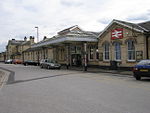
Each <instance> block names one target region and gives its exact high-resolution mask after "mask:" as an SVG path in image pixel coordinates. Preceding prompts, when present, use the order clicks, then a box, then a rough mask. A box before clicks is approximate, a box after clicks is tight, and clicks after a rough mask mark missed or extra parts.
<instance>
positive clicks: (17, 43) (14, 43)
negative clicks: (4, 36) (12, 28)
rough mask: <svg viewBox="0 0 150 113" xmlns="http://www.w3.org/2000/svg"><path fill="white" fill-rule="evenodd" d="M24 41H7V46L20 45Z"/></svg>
mask: <svg viewBox="0 0 150 113" xmlns="http://www.w3.org/2000/svg"><path fill="white" fill-rule="evenodd" d="M23 42H24V41H22V40H9V44H12V45H21V44H22V43H23Z"/></svg>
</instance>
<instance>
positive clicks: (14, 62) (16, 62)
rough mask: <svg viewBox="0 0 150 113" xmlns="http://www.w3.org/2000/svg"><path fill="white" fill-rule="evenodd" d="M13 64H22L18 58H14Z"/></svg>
mask: <svg viewBox="0 0 150 113" xmlns="http://www.w3.org/2000/svg"><path fill="white" fill-rule="evenodd" d="M13 64H22V60H20V59H14V60H13Z"/></svg>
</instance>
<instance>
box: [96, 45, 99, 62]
mask: <svg viewBox="0 0 150 113" xmlns="http://www.w3.org/2000/svg"><path fill="white" fill-rule="evenodd" d="M96 59H97V60H98V59H99V52H98V46H97V47H96Z"/></svg>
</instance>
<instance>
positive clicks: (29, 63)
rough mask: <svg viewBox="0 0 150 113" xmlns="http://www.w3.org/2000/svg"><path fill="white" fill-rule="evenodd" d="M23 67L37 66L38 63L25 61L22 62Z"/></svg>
mask: <svg viewBox="0 0 150 113" xmlns="http://www.w3.org/2000/svg"><path fill="white" fill-rule="evenodd" d="M23 65H25V66H27V65H34V66H38V65H39V63H38V62H35V61H32V60H27V61H24V62H23Z"/></svg>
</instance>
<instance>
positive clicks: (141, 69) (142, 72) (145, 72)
mask: <svg viewBox="0 0 150 113" xmlns="http://www.w3.org/2000/svg"><path fill="white" fill-rule="evenodd" d="M133 75H134V77H135V78H136V80H140V79H141V77H150V60H141V61H140V62H139V63H138V64H137V65H135V66H134V67H133Z"/></svg>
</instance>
